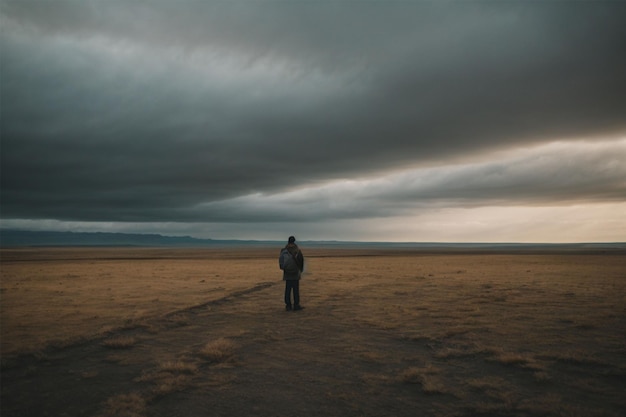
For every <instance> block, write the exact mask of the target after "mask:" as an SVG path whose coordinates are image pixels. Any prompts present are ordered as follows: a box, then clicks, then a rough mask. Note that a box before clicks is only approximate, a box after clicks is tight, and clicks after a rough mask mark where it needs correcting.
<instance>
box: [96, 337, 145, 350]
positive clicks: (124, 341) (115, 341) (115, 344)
mask: <svg viewBox="0 0 626 417" xmlns="http://www.w3.org/2000/svg"><path fill="white" fill-rule="evenodd" d="M136 343H137V339H136V338H134V337H132V336H115V337H111V338H108V339H106V340H104V341H103V342H102V345H103V346H105V347H108V348H111V349H129V348H132V347H133V346H135V344H136Z"/></svg>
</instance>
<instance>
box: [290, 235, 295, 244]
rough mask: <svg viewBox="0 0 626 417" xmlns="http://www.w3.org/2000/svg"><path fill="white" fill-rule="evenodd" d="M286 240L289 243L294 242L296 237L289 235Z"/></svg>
mask: <svg viewBox="0 0 626 417" xmlns="http://www.w3.org/2000/svg"><path fill="white" fill-rule="evenodd" d="M288 242H289V243H295V242H296V238H295V237H293V236H289V240H288Z"/></svg>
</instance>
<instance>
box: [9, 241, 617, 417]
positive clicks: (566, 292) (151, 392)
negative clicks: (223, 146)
mask: <svg viewBox="0 0 626 417" xmlns="http://www.w3.org/2000/svg"><path fill="white" fill-rule="evenodd" d="M275 252H276V251H275V250H273V249H272V250H267V251H265V250H258V251H253V253H252V254H251V253H249V252H248V251H244V250H242V251H240V252H237V251H231V252H220V251H187V252H185V251H166V250H152V249H151V250H139V249H131V250H129V251H128V253H126V251H125V252H124V254H123V256H122V255H120V253H121V252H120V251H119V250H117V249H116V250H114V249H104V250H102V251H100V249H98V251H96V250H95V249H89V250H60V249H59V250H48V249H38V250H34V249H33V250H25V251H13V252H10V253H9V255H10V256H5V255H6V254H7V252H6V251H3V258H2V282H1V286H2V293H1V294H2V303H1V307H0V308H1V319H2V328H1V332H2V335H1V336H2V338H1V339H2V340H1V343H2V356H3V358H2V370H3V398H2V399H3V414H4V409H5V407H9V406H8V405H5V404H7V403H10V402H13V403H14V404H18V405H15V406H14V408H13V409H9V411H11V410H13V411H15V410H18V411H19V410H20V409H19V400H18V399H14V398H18V395H19V393H20V391H19V390H18V388H19V387H20V386H21V385H19V384H17V383H24V381H31V380H32V381H36V378H37V377H38V375H39V374H40V369H39V368H40V367H42V364H43V363H45V364H46V366H52V365H51V364H54V363H55V361H56V360H57V359H55V360H52V359H53V358H56V357H57V356H56V355H55V354H54V352H52V353H51V352H50V351H48V350H46V349H45V347H46V346H51V345H56V346H57V347H58V348H59V349H64V346H65V347H69V348H71V346H72V341H76V340H81V341H83V342H85V341H88V340H90V338H95V337H97V338H98V339H95V340H100V339H99V338H102V336H103V335H106V336H107V337H106V338H105V339H104V341H103V342H102V343H103V345H105V346H106V347H108V348H111V349H113V350H114V351H107V353H106V356H105V357H104V358H103V359H102V360H101V362H98V360H97V359H95V358H90V360H91V361H90V362H89V363H84V364H82V366H79V365H78V364H76V363H75V362H74V361H75V360H78V359H75V358H73V359H72V360H71V361H70V360H69V359H68V362H71V363H70V364H69V365H68V367H70V368H71V369H74V368H76V371H75V372H76V376H77V378H75V379H76V380H78V381H79V382H80V381H82V382H83V383H84V382H85V379H88V380H89V383H92V382H93V383H94V386H101V385H103V384H104V385H106V384H110V385H111V387H112V390H113V392H114V393H113V394H109V396H110V399H109V400H108V401H105V402H103V403H102V404H103V411H102V413H101V414H100V415H101V416H111V415H119V416H124V415H126V416H132V417H139V416H145V415H154V416H164V415H174V414H176V413H178V411H176V410H169V412H168V411H167V410H165V409H163V407H165V406H166V404H168V403H170V402H169V401H168V400H169V399H170V398H172V399H176V398H179V397H176V396H177V395H180V393H181V392H184V395H185V399H186V401H189V402H190V404H192V405H193V404H194V398H196V400H195V401H197V402H198V404H202V406H203V407H204V406H205V405H206V404H209V405H211V404H212V405H224V404H229V405H232V407H234V408H237V407H239V409H240V411H241V413H242V414H246V413H248V414H251V415H252V414H254V415H260V416H266V415H272V414H271V413H270V412H269V411H268V410H269V408H267V409H264V408H263V407H270V406H269V405H263V404H259V405H257V404H253V402H254V400H245V399H244V400H242V398H247V397H246V396H254V395H257V394H258V395H257V397H255V398H256V399H257V400H258V399H259V398H268V403H271V404H272V405H273V406H275V405H276V404H279V403H281V401H280V399H282V398H283V396H284V395H285V393H286V392H287V393H291V392H292V391H290V390H292V389H294V388H293V387H296V386H297V387H299V389H298V392H300V390H303V391H305V392H306V393H307V396H306V398H299V399H300V400H301V401H302V402H304V403H306V401H307V399H310V401H311V402H310V403H308V404H302V407H303V408H306V406H307V405H308V408H307V410H308V414H310V415H318V416H321V415H347V416H358V415H375V414H376V415H383V414H385V413H387V412H393V413H394V415H397V416H405V415H406V416H408V415H437V416H470V415H482V416H520V417H521V416H523V417H541V416H548V417H552V416H557V417H560V416H563V417H565V416H573V417H576V416H581V417H582V416H607V417H613V416H618V415H621V411H623V409H625V407H626V403H625V402H624V400H623V398H622V397H623V395H622V394H623V388H624V385H623V380H624V378H626V363H625V361H624V357H625V354H626V349H625V348H624V346H625V345H626V339H625V338H624V334H626V327H625V326H626V322H625V321H624V312H625V311H626V274H625V271H626V257H623V256H621V257H620V256H615V255H610V256H608V255H602V254H598V253H596V254H576V255H569V254H550V253H547V254H543V255H541V254H540V255H530V254H474V255H461V254H424V253H402V252H400V253H396V252H393V253H389V252H380V253H377V252H358V251H343V252H333V251H322V250H318V251H306V252H305V255H309V259H308V261H309V267H310V268H309V269H310V271H313V273H310V274H309V275H305V277H304V280H303V281H302V296H303V303H304V304H305V307H306V309H305V310H304V311H303V312H302V314H285V312H284V309H283V306H282V285H281V284H282V282H280V276H279V271H277V267H276V260H275V255H276V253H275ZM365 255H367V256H365ZM129 277H132V279H129ZM269 280H274V281H275V283H276V284H275V285H274V286H273V287H267V288H265V289H262V290H258V291H256V292H249V293H246V292H245V291H244V292H243V293H242V290H246V289H250V288H253V287H255V286H257V285H259V283H264V282H267V281H269ZM237 294H240V295H237ZM193 306H201V307H199V308H196V309H193V311H191V310H190V308H191V307H193ZM122 330H123V331H122ZM131 330H132V331H131ZM128 333H132V334H134V335H138V336H132V337H130V336H124V334H128ZM207 335H210V338H211V340H210V341H208V342H206V340H207ZM63 341H64V342H63ZM139 341H141V343H139ZM29 352H30V353H33V354H35V355H37V356H36V358H35V361H34V362H33V363H31V364H30V365H28V366H30V367H31V368H28V369H21V368H20V366H21V365H20V360H19V359H16V358H18V357H23V356H24V355H21V356H20V354H24V353H29ZM235 353H236V360H235ZM99 363H101V364H102V365H103V367H102V368H97V365H98V364H99ZM133 367H134V368H133ZM110 368H115V369H124V368H125V369H131V368H132V369H135V368H136V369H138V370H137V373H136V374H135V375H134V376H133V377H131V378H130V380H131V382H133V383H136V384H137V387H138V388H137V389H134V388H133V389H129V390H128V391H129V394H127V395H119V392H118V391H115V390H114V388H115V387H116V381H115V380H114V379H113V377H111V376H107V375H109V372H108V370H109V369H110ZM5 371H6V372H5ZM61 373H62V374H67V370H65V371H63V370H62V372H61ZM5 374H6V375H14V376H5ZM112 374H113V375H114V374H115V372H113V373H112ZM137 375H140V376H139V377H137ZM269 377H271V380H272V384H267V379H268V378H269ZM5 378H17V379H16V380H15V381H13V380H11V379H7V380H5ZM19 378H24V379H23V380H22V379H19ZM105 378H111V379H110V380H106V379H105ZM133 378H135V379H133ZM68 381H69V380H68ZM14 382H15V383H14ZM70 382H71V381H69V382H67V383H68V384H69V383H70ZM55 383H57V382H56V381H55ZM55 386H56V385H55ZM12 387H16V388H12ZM139 387H140V388H139ZM59 389H61V388H60V387H59ZM64 389H65V388H64ZM5 390H6V391H5ZM5 392H6V393H5ZM23 395H24V396H26V397H28V398H29V400H25V401H28V403H29V404H30V403H36V402H37V401H32V400H31V397H32V398H35V397H36V396H37V395H39V394H38V393H37V392H34V391H33V392H29V391H25V393H24V394H23ZM294 395H295V394H294ZM194 396H197V397H194ZM37 398H39V397H37ZM104 398H106V397H104ZM198 398H200V399H201V400H200V399H198ZM251 398H252V397H251ZM42 401H43V400H42ZM42 404H43V403H42ZM171 404H176V400H172V401H171ZM186 404H187V403H186ZM42 407H43V406H42ZM59 407H60V406H59ZM255 407H256V408H255ZM51 410H52V411H51V412H53V413H54V412H56V411H59V412H58V413H57V414H58V415H62V414H63V412H62V411H63V410H57V409H54V408H52V409H51ZM389 410H392V411H389ZM18 411H16V412H14V413H13V414H14V415H22V414H21V413H19V412H18ZM196 411H197V414H198V415H202V413H201V410H196ZM204 411H206V410H204ZM263 411H265V412H263ZM225 413H226V412H224V414H225ZM9 414H11V413H9ZM9 414H8V415H9ZM66 414H68V415H72V413H66ZM31 415H35V414H31Z"/></svg>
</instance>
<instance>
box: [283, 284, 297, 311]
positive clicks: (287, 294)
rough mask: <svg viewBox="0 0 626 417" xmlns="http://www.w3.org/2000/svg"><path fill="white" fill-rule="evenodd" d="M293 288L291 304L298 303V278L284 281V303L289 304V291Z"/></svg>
mask: <svg viewBox="0 0 626 417" xmlns="http://www.w3.org/2000/svg"><path fill="white" fill-rule="evenodd" d="M292 290H293V304H294V305H296V306H298V305H300V280H297V279H288V280H286V281H285V304H286V305H288V306H291V291H292Z"/></svg>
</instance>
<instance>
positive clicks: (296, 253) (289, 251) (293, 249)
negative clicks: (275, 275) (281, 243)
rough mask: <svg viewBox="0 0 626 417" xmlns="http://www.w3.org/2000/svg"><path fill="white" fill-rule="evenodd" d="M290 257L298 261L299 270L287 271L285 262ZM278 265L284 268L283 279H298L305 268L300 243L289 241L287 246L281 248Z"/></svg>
mask: <svg viewBox="0 0 626 417" xmlns="http://www.w3.org/2000/svg"><path fill="white" fill-rule="evenodd" d="M288 257H291V258H292V259H293V260H295V261H296V265H297V266H298V270H297V271H293V272H289V271H285V270H284V269H283V267H284V266H285V262H286V261H287V260H288ZM278 265H279V266H280V269H282V270H283V281H286V280H294V279H295V280H297V279H300V276H301V274H302V270H303V269H304V255H302V252H301V251H300V248H298V245H296V244H295V243H289V244H287V246H285V247H284V248H282V249H281V251H280V256H279V257H278Z"/></svg>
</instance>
